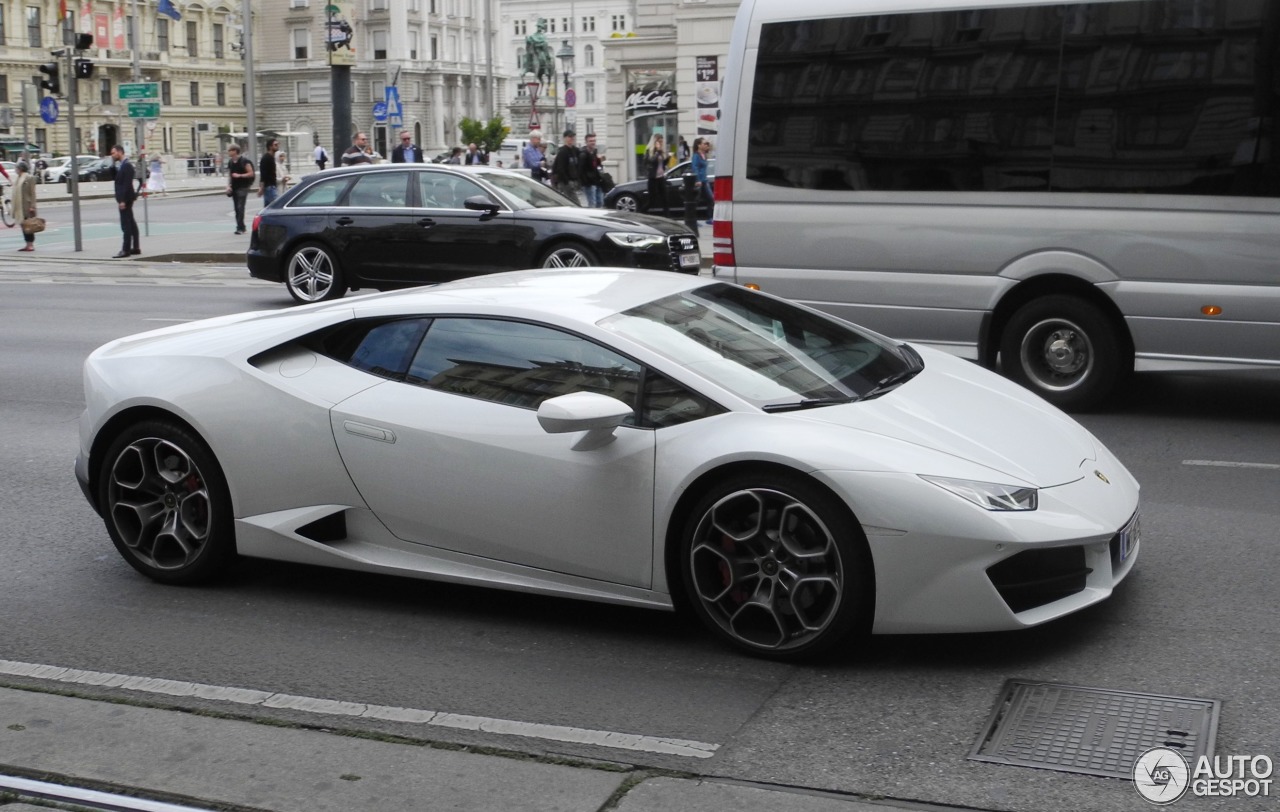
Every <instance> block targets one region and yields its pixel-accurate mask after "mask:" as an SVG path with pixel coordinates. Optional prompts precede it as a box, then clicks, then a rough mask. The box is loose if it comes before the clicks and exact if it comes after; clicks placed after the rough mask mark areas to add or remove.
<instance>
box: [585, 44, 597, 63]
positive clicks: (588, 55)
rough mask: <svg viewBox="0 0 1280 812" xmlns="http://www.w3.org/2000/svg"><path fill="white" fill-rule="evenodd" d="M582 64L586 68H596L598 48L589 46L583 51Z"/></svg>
mask: <svg viewBox="0 0 1280 812" xmlns="http://www.w3.org/2000/svg"><path fill="white" fill-rule="evenodd" d="M582 63H583V67H585V68H594V67H595V66H596V46H594V45H588V46H587V47H585V48H583V49H582Z"/></svg>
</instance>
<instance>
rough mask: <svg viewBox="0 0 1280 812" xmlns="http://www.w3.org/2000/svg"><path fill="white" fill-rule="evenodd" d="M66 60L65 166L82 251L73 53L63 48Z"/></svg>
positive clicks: (76, 238) (73, 228) (76, 230)
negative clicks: (68, 154) (68, 155)
mask: <svg viewBox="0 0 1280 812" xmlns="http://www.w3.org/2000/svg"><path fill="white" fill-rule="evenodd" d="M60 55H61V56H65V57H66V59H67V69H66V71H65V72H64V75H65V76H66V77H67V87H66V91H67V92H66V99H67V128H68V129H69V130H70V132H69V133H68V138H67V143H68V144H70V145H71V162H70V163H69V164H67V178H68V179H69V182H68V184H67V185H68V186H69V187H70V190H71V229H72V232H73V233H74V234H75V245H76V249H75V250H76V251H77V252H80V251H83V250H84V240H83V239H82V235H81V233H80V162H79V161H78V160H77V157H78V156H79V155H80V139H79V137H78V131H77V130H76V101H77V99H76V78H75V73H74V72H73V71H74V68H73V67H72V64H71V63H72V60H73V59H74V58H75V53H74V52H73V51H72V50H71V48H69V47H68V48H64V49H63V50H62V52H61V54H60Z"/></svg>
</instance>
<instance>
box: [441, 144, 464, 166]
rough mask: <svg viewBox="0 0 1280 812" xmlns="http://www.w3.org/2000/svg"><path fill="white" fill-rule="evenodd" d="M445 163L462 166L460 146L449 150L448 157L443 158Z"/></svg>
mask: <svg viewBox="0 0 1280 812" xmlns="http://www.w3.org/2000/svg"><path fill="white" fill-rule="evenodd" d="M444 162H445V163H447V164H453V165H455V166H462V147H454V148H453V149H451V150H449V157H448V158H445V159H444Z"/></svg>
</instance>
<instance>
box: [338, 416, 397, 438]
mask: <svg viewBox="0 0 1280 812" xmlns="http://www.w3.org/2000/svg"><path fill="white" fill-rule="evenodd" d="M342 427H343V428H344V429H346V430H347V434H354V435H355V436H357V437H367V438H368V439H370V440H380V441H382V442H384V443H394V442H395V441H396V433H395V432H394V431H392V430H391V429H380V428H378V427H377V426H370V425H369V424H368V423H357V422H356V421H354V420H344V421H342Z"/></svg>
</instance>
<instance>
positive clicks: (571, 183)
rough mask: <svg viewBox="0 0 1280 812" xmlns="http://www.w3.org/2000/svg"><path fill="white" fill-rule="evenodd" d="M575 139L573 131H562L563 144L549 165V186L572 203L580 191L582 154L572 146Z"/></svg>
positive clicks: (575, 200)
mask: <svg viewBox="0 0 1280 812" xmlns="http://www.w3.org/2000/svg"><path fill="white" fill-rule="evenodd" d="M576 137H577V136H576V134H575V133H574V131H573V130H565V131H564V142H563V143H562V144H561V145H560V149H559V150H557V151H556V159H555V162H554V163H553V164H552V165H551V185H552V186H553V187H555V190H556V191H557V192H559V193H560V194H562V195H564V196H565V197H567V198H569V199H570V200H572V201H574V202H577V201H578V191H579V190H581V189H582V154H581V151H580V150H579V149H578V147H577V145H576V144H574V140H575V138H576Z"/></svg>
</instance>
